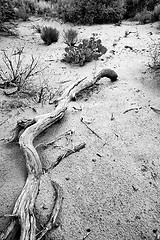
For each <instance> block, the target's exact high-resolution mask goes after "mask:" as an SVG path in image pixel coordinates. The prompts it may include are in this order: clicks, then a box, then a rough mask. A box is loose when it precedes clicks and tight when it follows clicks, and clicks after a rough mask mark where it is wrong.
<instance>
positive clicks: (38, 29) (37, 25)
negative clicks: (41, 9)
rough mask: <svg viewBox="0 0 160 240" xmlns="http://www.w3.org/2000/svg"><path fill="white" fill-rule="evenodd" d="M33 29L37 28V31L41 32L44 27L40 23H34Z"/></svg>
mask: <svg viewBox="0 0 160 240" xmlns="http://www.w3.org/2000/svg"><path fill="white" fill-rule="evenodd" d="M33 29H35V32H36V33H41V29H42V27H41V26H40V25H39V24H36V25H33Z"/></svg>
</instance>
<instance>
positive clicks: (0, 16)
mask: <svg viewBox="0 0 160 240" xmlns="http://www.w3.org/2000/svg"><path fill="white" fill-rule="evenodd" d="M13 18H14V9H13V5H12V1H10V0H0V22H5V21H9V20H10V19H13Z"/></svg>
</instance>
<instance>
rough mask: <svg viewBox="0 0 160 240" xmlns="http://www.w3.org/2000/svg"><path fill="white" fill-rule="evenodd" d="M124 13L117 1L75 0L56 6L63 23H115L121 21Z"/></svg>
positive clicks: (121, 5)
mask: <svg viewBox="0 0 160 240" xmlns="http://www.w3.org/2000/svg"><path fill="white" fill-rule="evenodd" d="M124 12H125V9H124V7H123V4H122V3H121V2H119V1H114V2H113V1H107V2H106V1H105V0H102V1H100V0H97V1H95V0H89V1H87V2H86V1H85V0H81V1H79V0H75V1H71V2H68V3H66V4H63V3H60V4H59V6H58V13H59V15H60V16H61V18H62V19H63V20H64V21H65V22H73V23H78V24H96V23H98V24H101V23H116V22H119V21H121V20H122V19H123V15H124Z"/></svg>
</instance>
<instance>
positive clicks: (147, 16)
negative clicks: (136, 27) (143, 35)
mask: <svg viewBox="0 0 160 240" xmlns="http://www.w3.org/2000/svg"><path fill="white" fill-rule="evenodd" d="M153 17H154V15H153V12H150V11H148V10H146V9H144V10H143V11H142V12H140V13H137V14H136V15H135V17H134V20H136V21H139V23H140V24H146V23H149V22H152V19H153Z"/></svg>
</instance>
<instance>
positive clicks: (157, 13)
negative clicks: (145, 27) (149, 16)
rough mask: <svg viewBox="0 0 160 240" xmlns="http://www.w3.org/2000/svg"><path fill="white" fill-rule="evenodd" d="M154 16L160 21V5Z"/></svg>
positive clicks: (156, 7) (155, 9)
mask: <svg viewBox="0 0 160 240" xmlns="http://www.w3.org/2000/svg"><path fill="white" fill-rule="evenodd" d="M154 16H155V20H160V4H158V5H157V6H155V8H154Z"/></svg>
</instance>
